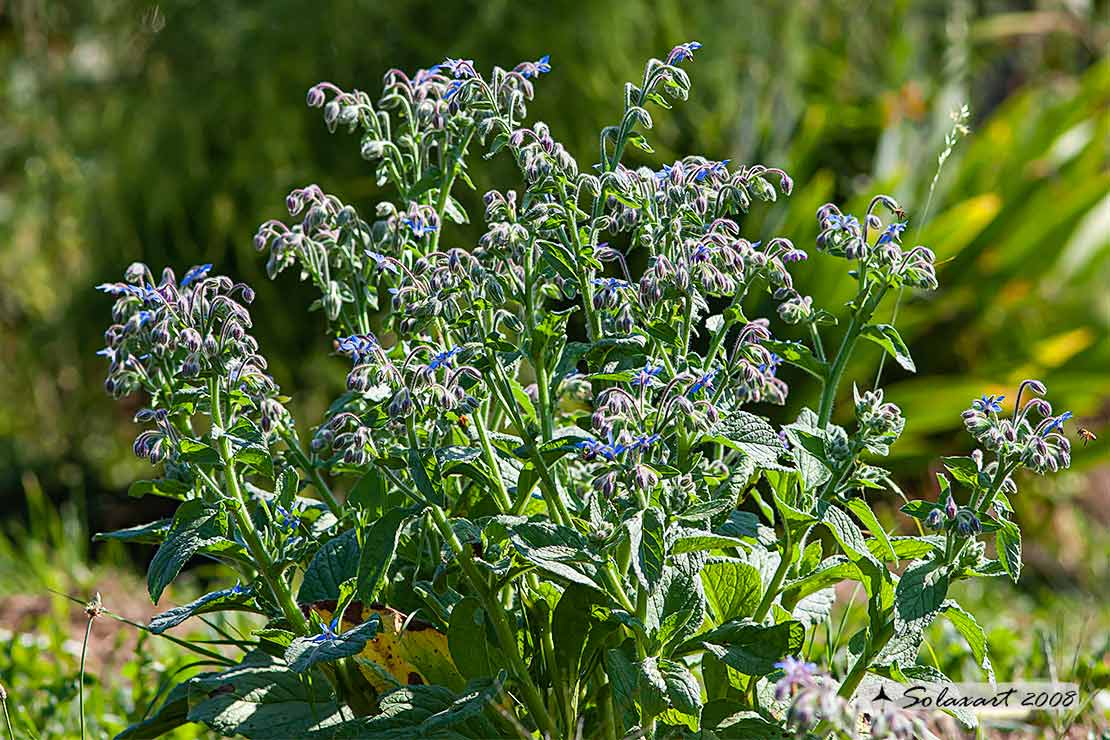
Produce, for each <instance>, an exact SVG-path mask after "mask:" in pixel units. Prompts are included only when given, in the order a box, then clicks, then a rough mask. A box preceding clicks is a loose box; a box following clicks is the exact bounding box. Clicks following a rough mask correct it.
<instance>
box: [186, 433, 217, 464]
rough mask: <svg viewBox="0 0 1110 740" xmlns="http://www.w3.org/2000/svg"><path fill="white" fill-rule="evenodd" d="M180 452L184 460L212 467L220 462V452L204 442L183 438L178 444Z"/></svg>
mask: <svg viewBox="0 0 1110 740" xmlns="http://www.w3.org/2000/svg"><path fill="white" fill-rule="evenodd" d="M178 452H179V454H180V456H181V459H182V460H183V461H184V462H187V463H192V464H194V465H200V466H201V467H206V468H211V467H215V466H217V465H219V464H220V453H218V452H216V450H215V449H214V448H212V447H209V446H208V445H206V444H205V443H203V442H198V441H196V440H194V439H183V440H181V442H180V443H179V444H178Z"/></svg>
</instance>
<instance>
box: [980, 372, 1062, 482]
mask: <svg viewBox="0 0 1110 740" xmlns="http://www.w3.org/2000/svg"><path fill="white" fill-rule="evenodd" d="M1026 391H1029V393H1031V394H1035V395H1034V397H1032V398H1030V399H1029V400H1028V401H1027V402H1026V403H1025V404H1024V405H1022V404H1021V401H1022V396H1023V394H1024V393H1025V392H1026ZM1045 392H1046V389H1045V386H1044V384H1043V383H1041V382H1040V381H1038V380H1026V381H1025V382H1023V383H1022V384H1021V385H1020V386H1019V387H1018V392H1017V397H1016V399H1015V401H1014V410H1013V413H1012V414H1011V415H1010V417H1009V418H1006V417H1004V416H1003V415H1002V402H1003V401H1004V400H1005V398H1006V397H1005V396H994V395H983V396H982V397H981V398H978V399H975V400H974V401H973V402H972V404H971V407H970V408H968V409H967V410H966V411H964V413H963V420H964V426H965V427H966V428H967V431H968V432H969V433H970V434H971V436H972V437H974V438H975V440H976V441H977V442H978V443H979V444H981V445H983V447H984V449H986V450H988V451H990V452H992V453H994V454H995V456H996V457H997V459H998V460H999V461H1006V464H1007V465H1009V464H1010V463H1014V464H1016V463H1018V462H1020V464H1022V465H1023V466H1025V467H1026V468H1029V469H1030V470H1032V471H1033V472H1035V473H1037V474H1039V475H1044V474H1045V473H1049V472H1056V471H1057V470H1060V469H1061V468H1067V467H1068V466H1070V465H1071V442H1070V441H1069V440H1068V438H1067V437H1065V436H1064V435H1063V433H1062V432H1063V426H1064V423H1065V422H1067V421H1068V420H1069V419H1071V412H1070V411H1065V412H1064V413H1062V414H1055V413H1054V412H1053V410H1052V406H1051V404H1049V402H1048V401H1046V400H1045V399H1044V398H1041V396H1043V395H1044V394H1045Z"/></svg>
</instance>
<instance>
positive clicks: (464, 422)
mask: <svg viewBox="0 0 1110 740" xmlns="http://www.w3.org/2000/svg"><path fill="white" fill-rule="evenodd" d="M459 426H460V427H462V430H463V431H464V432H465V431H468V430H469V429H470V419H468V418H466V414H459Z"/></svg>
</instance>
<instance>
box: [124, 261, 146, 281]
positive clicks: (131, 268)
mask: <svg viewBox="0 0 1110 740" xmlns="http://www.w3.org/2000/svg"><path fill="white" fill-rule="evenodd" d="M148 272H150V269H149V268H148V267H147V266H146V265H145V264H143V263H142V262H132V263H131V264H130V265H128V266H127V269H126V270H124V272H123V279H124V280H126V281H127V282H129V283H131V284H132V285H141V284H142V282H143V279H144V278H145V277H146V274H147V273H148Z"/></svg>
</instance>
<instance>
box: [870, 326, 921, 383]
mask: <svg viewBox="0 0 1110 740" xmlns="http://www.w3.org/2000/svg"><path fill="white" fill-rule="evenodd" d="M860 336H862V337H863V338H865V339H870V340H871V341H872V342H874V343H875V344H877V345H879V346H880V347H882V348H883V349H885V350H886V352H887V354H888V355H890V356H891V357H893V358H894V361H895V362H897V363H898V364H899V365H900V366H901V367H902V369H903V370H908V371H909V372H911V373H915V372H917V368H916V367H915V366H914V364H913V358H912V357H910V348H909V347H907V346H906V343H905V342H904V341H902V335H901V334H899V333H898V330H897V329H895V328H894V327H893V326H891V325H890V324H872V325H870V326H867V327H865V328H864V330H863V332H862V333H861V334H860Z"/></svg>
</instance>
